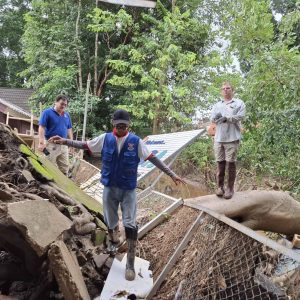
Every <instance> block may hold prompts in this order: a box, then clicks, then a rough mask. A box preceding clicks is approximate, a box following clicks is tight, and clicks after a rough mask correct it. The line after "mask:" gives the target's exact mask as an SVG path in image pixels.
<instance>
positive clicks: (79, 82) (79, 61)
mask: <svg viewBox="0 0 300 300" xmlns="http://www.w3.org/2000/svg"><path fill="white" fill-rule="evenodd" d="M80 13H81V0H78V10H77V19H76V27H75V30H76V32H75V39H76V52H77V65H78V86H79V91H81V90H82V62H81V55H80V50H79V21H80Z"/></svg>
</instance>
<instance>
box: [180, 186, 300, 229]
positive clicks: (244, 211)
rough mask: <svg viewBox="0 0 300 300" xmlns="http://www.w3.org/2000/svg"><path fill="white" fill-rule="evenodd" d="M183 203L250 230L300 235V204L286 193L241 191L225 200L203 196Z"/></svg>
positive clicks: (212, 196)
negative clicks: (213, 213) (212, 212)
mask: <svg viewBox="0 0 300 300" xmlns="http://www.w3.org/2000/svg"><path fill="white" fill-rule="evenodd" d="M184 203H185V204H186V205H189V206H193V207H197V208H199V209H201V207H206V208H209V209H211V210H213V211H216V212H218V213H220V214H224V215H225V216H226V217H229V218H231V219H235V220H237V221H238V222H240V223H241V224H243V225H245V226H247V227H249V228H251V229H253V230H264V231H272V232H277V233H283V234H287V235H292V234H297V233H300V222H299V219H300V203H299V202H298V201H296V200H295V199H293V198H292V197H291V196H290V195H289V194H288V193H286V192H280V191H264V190H261V191H244V192H236V193H235V194H234V196H233V197H232V198H231V199H229V200H226V199H223V198H220V197H217V196H216V195H207V196H201V197H197V198H190V199H186V200H184Z"/></svg>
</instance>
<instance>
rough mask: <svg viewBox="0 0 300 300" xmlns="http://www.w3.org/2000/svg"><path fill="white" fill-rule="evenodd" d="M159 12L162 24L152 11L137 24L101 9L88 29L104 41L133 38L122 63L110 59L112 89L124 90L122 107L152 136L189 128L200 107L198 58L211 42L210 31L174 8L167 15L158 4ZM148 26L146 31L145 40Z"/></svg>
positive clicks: (123, 14)
mask: <svg viewBox="0 0 300 300" xmlns="http://www.w3.org/2000/svg"><path fill="white" fill-rule="evenodd" d="M157 9H158V13H160V14H161V16H162V17H161V18H160V19H157V18H155V15H154V14H153V13H152V12H151V11H150V12H149V13H143V14H142V15H141V19H140V20H139V21H138V22H134V21H133V18H132V16H131V15H130V14H128V13H127V12H125V11H124V10H122V9H121V10H120V11H119V12H117V13H115V14H112V13H109V12H105V11H102V10H100V9H97V10H95V11H94V15H93V16H92V18H93V19H92V22H93V24H92V25H90V28H91V29H92V30H94V31H97V32H100V33H104V34H106V35H109V34H111V33H112V32H114V34H116V35H118V34H122V33H125V32H130V33H131V34H132V35H133V37H132V41H131V43H130V44H128V45H126V47H125V46H124V45H120V46H119V47H117V48H115V49H114V52H113V54H114V55H116V54H117V53H119V58H118V59H115V58H110V59H107V64H108V66H109V67H110V68H111V69H112V70H113V72H114V74H113V75H112V76H111V78H110V79H109V80H108V83H109V84H110V85H111V86H112V87H116V88H118V89H121V90H123V96H122V102H123V107H125V108H126V109H128V110H129V111H130V112H132V114H133V115H134V116H135V119H139V120H140V121H143V122H145V121H146V122H148V124H151V123H152V126H153V131H154V132H157V131H159V130H161V129H162V128H163V127H164V124H167V123H174V124H177V125H178V124H184V123H187V122H190V117H191V115H192V114H193V113H194V109H195V106H196V104H197V101H196V97H195V96H194V93H195V88H194V87H193V84H192V81H193V75H194V74H195V70H196V66H198V65H199V64H201V63H202V64H203V61H201V55H200V52H201V50H202V49H203V47H204V46H205V43H206V40H207V27H206V26H205V25H203V24H201V23H200V22H199V21H198V20H197V19H194V18H192V17H191V15H190V13H189V12H188V11H186V12H184V13H181V12H180V10H179V9H178V7H175V8H174V10H173V11H172V12H169V11H167V10H166V9H165V8H164V7H163V6H162V4H161V3H160V2H158V3H157ZM111 20H113V21H111ZM145 24H147V31H146V32H144V33H143V34H142V32H141V29H143V30H144V26H145ZM195 35H197V37H198V38H197V39H195V38H194V37H195Z"/></svg>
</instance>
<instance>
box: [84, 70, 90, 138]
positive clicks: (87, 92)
mask: <svg viewBox="0 0 300 300" xmlns="http://www.w3.org/2000/svg"><path fill="white" fill-rule="evenodd" d="M90 84H91V74H90V73H89V75H88V79H87V83H86V93H85V106H84V118H83V129H82V141H84V140H85V131H86V122H87V111H88V104H89V92H90Z"/></svg>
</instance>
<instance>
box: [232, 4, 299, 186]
mask: <svg viewBox="0 0 300 300" xmlns="http://www.w3.org/2000/svg"><path fill="white" fill-rule="evenodd" d="M245 4H247V1H243V5H245ZM267 4H268V2H267V1H260V2H259V4H258V5H254V6H253V7H252V10H248V11H243V10H241V11H240V12H236V15H235V16H236V19H237V20H238V21H239V20H242V19H243V18H244V19H245V20H251V19H253V16H254V15H256V16H262V19H264V18H265V19H264V20H265V21H264V22H265V25H264V27H261V30H256V29H257V26H256V24H255V23H251V22H250V21H245V23H247V27H244V28H243V30H245V34H246V36H247V35H248V33H251V34H252V35H251V39H249V40H246V41H245V40H243V39H240V44H238V43H236V41H237V39H236V37H238V35H239V34H240V32H241V28H237V27H235V26H233V27H231V30H232V32H231V34H232V37H233V47H234V48H235V49H237V51H238V53H239V56H240V57H243V58H245V60H247V62H248V66H250V68H249V69H248V70H247V73H246V77H245V78H244V79H243V81H242V86H243V89H241V90H240V91H241V93H240V95H241V98H242V99H243V100H245V102H246V107H247V120H246V122H245V126H246V129H247V130H246V133H245V135H244V139H243V143H242V147H241V150H240V153H239V156H240V159H241V161H242V163H243V164H244V166H245V167H246V168H248V169H249V170H252V171H253V172H255V173H260V174H265V175H267V176H273V177H275V178H278V177H280V178H281V180H283V181H287V182H288V183H287V185H286V188H287V189H293V190H297V188H298V185H299V181H300V168H299V163H298V161H299V153H300V152H299V142H300V138H299V137H300V123H299V116H300V115H299V104H298V101H299V97H300V77H299V65H300V53H299V49H298V48H297V47H291V45H293V42H294V40H293V30H294V26H290V25H291V24H294V19H293V21H291V19H290V18H291V15H290V14H287V15H286V16H283V17H282V20H281V26H280V27H279V28H280V35H279V36H278V39H277V40H276V39H275V32H274V31H273V29H272V26H271V19H270V16H269V15H270V13H269V8H268V5H267ZM295 15H298V14H297V13H296V12H295ZM256 18H257V17H256ZM297 18H298V16H296V19H297ZM254 19H255V18H254ZM237 20H233V23H234V24H238V23H237V22H238V21H237ZM257 22H258V21H257ZM239 24H241V23H239ZM248 54H249V55H248Z"/></svg>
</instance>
